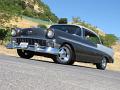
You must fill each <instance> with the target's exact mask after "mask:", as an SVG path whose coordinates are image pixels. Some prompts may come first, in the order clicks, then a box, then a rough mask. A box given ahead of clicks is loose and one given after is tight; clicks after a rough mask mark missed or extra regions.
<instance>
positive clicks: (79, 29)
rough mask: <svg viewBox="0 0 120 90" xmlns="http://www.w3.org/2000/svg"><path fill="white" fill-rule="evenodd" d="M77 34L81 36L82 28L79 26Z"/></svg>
mask: <svg viewBox="0 0 120 90" xmlns="http://www.w3.org/2000/svg"><path fill="white" fill-rule="evenodd" d="M76 35H78V36H81V28H78V29H77V30H76Z"/></svg>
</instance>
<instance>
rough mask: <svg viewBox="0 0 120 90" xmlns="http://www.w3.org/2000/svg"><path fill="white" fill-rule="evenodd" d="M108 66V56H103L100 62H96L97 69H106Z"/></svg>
mask: <svg viewBox="0 0 120 90" xmlns="http://www.w3.org/2000/svg"><path fill="white" fill-rule="evenodd" d="M106 66H107V59H106V58H103V59H102V60H101V61H100V63H97V64H96V67H97V69H100V70H105V69H106Z"/></svg>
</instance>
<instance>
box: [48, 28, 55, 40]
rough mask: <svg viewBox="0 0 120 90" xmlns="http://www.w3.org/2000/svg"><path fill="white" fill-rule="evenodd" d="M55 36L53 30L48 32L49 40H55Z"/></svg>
mask: <svg viewBox="0 0 120 90" xmlns="http://www.w3.org/2000/svg"><path fill="white" fill-rule="evenodd" d="M54 35H55V33H54V31H53V30H48V31H47V37H48V38H53V37H54Z"/></svg>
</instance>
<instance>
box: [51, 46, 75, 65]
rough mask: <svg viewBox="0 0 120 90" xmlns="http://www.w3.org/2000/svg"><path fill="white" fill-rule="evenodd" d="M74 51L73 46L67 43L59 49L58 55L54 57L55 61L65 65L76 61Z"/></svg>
mask: <svg viewBox="0 0 120 90" xmlns="http://www.w3.org/2000/svg"><path fill="white" fill-rule="evenodd" d="M74 59H75V58H74V52H73V50H72V48H71V47H70V46H69V45H67V44H65V45H63V46H62V47H61V48H60V49H59V53H58V55H57V56H56V57H55V58H53V60H54V62H56V63H59V64H65V65H72V64H73V63H74Z"/></svg>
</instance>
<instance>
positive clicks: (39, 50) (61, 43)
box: [7, 24, 114, 70]
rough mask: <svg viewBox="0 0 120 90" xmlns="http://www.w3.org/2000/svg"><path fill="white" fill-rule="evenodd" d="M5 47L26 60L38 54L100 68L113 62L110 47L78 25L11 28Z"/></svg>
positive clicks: (57, 61)
mask: <svg viewBox="0 0 120 90" xmlns="http://www.w3.org/2000/svg"><path fill="white" fill-rule="evenodd" d="M7 48H9V49H17V53H18V55H19V56H20V57H22V58H26V59H30V58H32V57H33V56H34V55H41V56H46V57H50V58H52V59H53V60H54V62H56V63H59V64H66V65H67V64H69V65H70V64H73V63H74V62H75V61H78V62H85V63H93V64H95V65H96V67H97V69H101V70H104V69H105V68H106V66H107V63H113V62H114V59H113V50H112V49H111V48H108V47H106V46H103V45H102V42H101V40H100V38H99V36H98V35H97V34H96V33H95V32H93V31H92V30H89V29H87V28H85V27H83V26H79V25H68V24H58V25H52V26H50V27H49V28H48V29H44V28H25V29H14V30H12V39H11V43H10V44H8V45H7Z"/></svg>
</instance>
